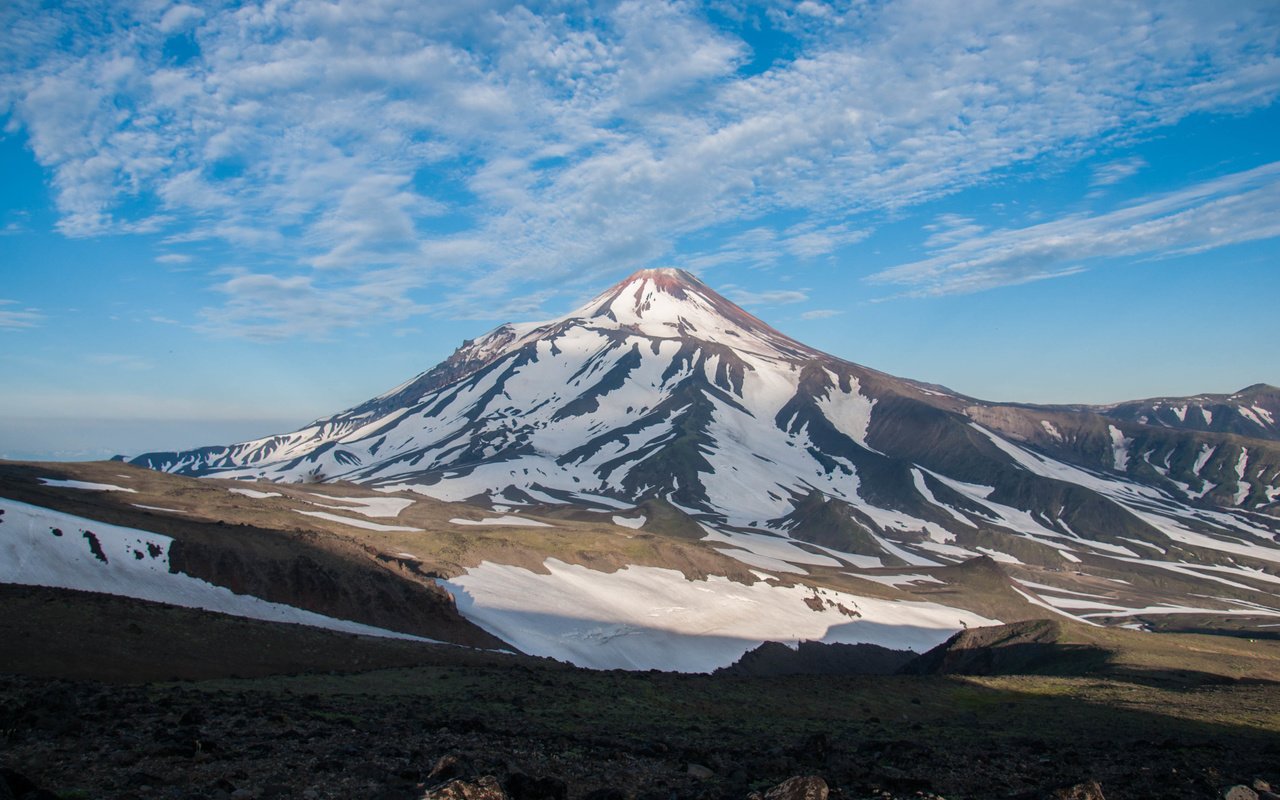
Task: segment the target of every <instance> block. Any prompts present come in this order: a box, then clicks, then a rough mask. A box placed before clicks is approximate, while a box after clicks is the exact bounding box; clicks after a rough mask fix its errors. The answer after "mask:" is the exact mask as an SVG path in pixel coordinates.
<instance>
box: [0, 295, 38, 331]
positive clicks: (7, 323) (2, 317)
mask: <svg viewBox="0 0 1280 800" xmlns="http://www.w3.org/2000/svg"><path fill="white" fill-rule="evenodd" d="M17 304H18V302H17V301H16V300H0V330H16V329H20V328H34V327H36V326H37V325H39V324H40V323H41V322H42V321H43V320H44V314H41V313H40V312H39V311H37V310H36V309H34V308H23V309H16V308H6V306H15V305H17Z"/></svg>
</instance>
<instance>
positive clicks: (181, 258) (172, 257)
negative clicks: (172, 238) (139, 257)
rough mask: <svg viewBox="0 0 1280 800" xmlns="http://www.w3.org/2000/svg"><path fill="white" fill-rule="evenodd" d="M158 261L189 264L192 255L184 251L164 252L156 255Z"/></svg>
mask: <svg viewBox="0 0 1280 800" xmlns="http://www.w3.org/2000/svg"><path fill="white" fill-rule="evenodd" d="M156 261H157V262H158V263H161V264H187V263H190V261H191V256H189V255H185V254H183V253H162V254H161V255H158V256H156Z"/></svg>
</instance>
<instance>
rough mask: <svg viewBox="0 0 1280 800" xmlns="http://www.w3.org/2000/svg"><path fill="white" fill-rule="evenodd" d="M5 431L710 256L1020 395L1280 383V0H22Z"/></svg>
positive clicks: (213, 440)
mask: <svg viewBox="0 0 1280 800" xmlns="http://www.w3.org/2000/svg"><path fill="white" fill-rule="evenodd" d="M0 31H3V33H0V176H2V177H0V375H3V380H2V381H0V457H8V458H42V459H74V458H101V457H105V456H109V455H112V454H115V453H125V454H136V453H139V452H143V451H146V450H154V449H178V448H186V447H192V446H196V445H204V444H225V443H228V442H232V441H239V440H243V439H247V438H252V437H257V436H263V435H267V434H271V433H280V432H284V431H287V430H292V429H295V428H297V427H300V426H302V425H303V424H305V423H306V422H308V421H310V420H312V419H315V418H317V417H321V416H326V415H328V414H332V413H335V412H337V411H340V410H342V409H345V408H347V407H350V406H352V405H355V404H357V403H359V402H361V401H363V400H365V399H367V398H369V397H372V396H374V395H377V394H380V393H381V392H383V391H385V390H387V389H389V388H391V387H392V386H395V385H397V384H399V383H401V382H403V381H404V380H405V379H407V378H409V377H411V376H412V375H414V374H416V373H418V372H421V371H424V370H426V369H428V368H430V367H431V366H433V365H435V364H436V363H438V362H439V361H441V360H442V359H444V358H445V357H447V356H448V355H449V354H450V353H451V352H452V351H453V349H454V348H456V347H457V346H458V345H459V344H461V342H462V341H463V340H464V339H469V338H474V337H476V336H479V335H482V334H483V333H484V332H486V331H487V330H489V329H491V328H492V327H494V326H496V325H498V324H501V323H503V322H508V321H529V320H536V319H542V318H550V317H554V316H558V315H560V314H563V313H565V312H567V311H569V310H571V309H572V308H574V307H576V306H577V305H579V304H580V303H582V302H584V301H585V300H586V299H588V298H590V297H591V296H593V295H595V294H597V293H598V292H600V291H602V290H603V289H604V288H606V287H608V286H609V285H611V284H613V283H615V282H617V281H619V280H621V279H623V278H625V277H626V276H627V275H629V274H630V273H631V272H633V271H635V270H637V269H642V268H647V267H680V268H683V269H687V270H690V271H691V272H693V273H695V274H697V275H698V276H699V277H700V278H701V279H702V280H704V281H705V282H706V283H708V284H709V285H710V286H712V287H713V288H716V289H717V290H719V291H720V292H721V293H723V294H725V295H726V296H728V297H729V298H730V299H733V300H735V301H736V302H739V303H740V304H742V305H743V306H744V307H746V308H747V309H748V310H750V311H752V312H753V313H755V314H756V315H757V316H760V317H761V318H763V319H764V320H766V321H768V322H770V323H771V324H773V325H774V326H775V327H777V328H779V329H780V330H782V331H784V332H785V333H787V334H790V335H791V336H794V337H795V338H798V339H800V340H801V341H804V342H806V343H807V344H810V345H812V346H815V347H818V348H820V349H822V350H825V351H827V352H830V353H832V354H834V355H837V356H840V357H843V358H846V359H849V360H851V361H855V362H857V363H860V364H864V365H866V366H870V367H873V368H876V369H880V370H884V371H886V372H890V373H893V374H896V375H901V376H904V377H909V378H914V379H919V380H925V381H930V382H934V383H940V384H944V385H946V386H949V387H951V388H952V389H954V390H956V391H960V392H963V393H965V394H969V395H972V396H975V397H981V398H984V399H990V400H1004V401H1020V402H1036V403H1107V402H1117V401H1120V400H1125V399H1134V398H1139V397H1152V396H1165V395H1186V394H1195V393H1200V392H1230V391H1234V390H1236V389H1239V388H1242V387H1244V386H1247V385H1249V384H1253V383H1259V382H1265V383H1272V384H1280V356H1277V344H1278V343H1280V313H1277V309H1278V308H1280V245H1278V242H1280V240H1278V238H1277V237H1280V135H1277V133H1276V132H1277V131H1280V105H1278V104H1277V102H1276V100H1277V94H1278V93H1280V5H1278V4H1276V3H1275V2H1273V1H1272V0H1260V1H1259V2H1250V1H1249V0H1233V2H1230V3H1205V2H1202V1H1201V0H1191V2H1177V0H1170V1H1169V2H1161V3H1136V2H1135V3H1116V2H1113V1H1111V0H1108V1H1107V2H1081V1H1080V0H1072V1H1071V2H1034V1H1030V0H1020V1H1019V2H994V1H991V0H969V1H968V2H963V3H956V2H943V1H942V0H934V1H932V2H917V1H916V0H903V1H902V2H898V1H896V0H884V1H877V2H856V1H855V2H837V3H823V2H817V1H816V0H802V2H798V3H797V2H790V1H788V2H776V3H750V2H736V1H734V0H724V1H723V2H721V1H719V0H712V1H711V2H704V3H681V2H650V1H649V0H626V1H625V2H610V3H576V2H555V3H546V4H540V3H528V4H512V3H504V2H472V3H465V2H459V3H421V2H417V0H338V1H337V2H319V1H318V0H316V1H309V2H292V1H291V0H269V2H261V3H258V2H243V3H219V2H204V3H200V4H198V5H185V4H181V3H171V2H167V1H163V0H139V1H138V2H118V3H104V2H74V1H68V2H60V3H57V4H51V5H48V6H46V5H43V4H41V3H37V2H29V1H28V0H6V2H5V3H3V4H0Z"/></svg>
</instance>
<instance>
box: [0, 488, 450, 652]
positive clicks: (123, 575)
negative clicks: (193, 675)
mask: <svg viewBox="0 0 1280 800" xmlns="http://www.w3.org/2000/svg"><path fill="white" fill-rule="evenodd" d="M0 508H3V509H4V510H5V512H6V513H5V514H4V516H3V517H2V518H0V519H2V520H3V522H2V523H0V582H3V583H16V584H22V585H27V586H52V587H56V588H62V589H80V590H83V591H89V592H101V593H103V594H113V595H120V596H122V597H133V598H136V599H139V600H152V601H155V602H160V603H170V604H172V605H176V606H183V607H185V608H200V609H204V610H206V611H219V612H222V613H224V614H231V615H232V616H237V617H248V618H250V619H259V620H266V621H268V622H288V623H293V624H298V625H310V626H312V627H314V628H325V629H328V630H333V631H341V632H344V633H358V634H363V635H366V636H382V637H389V638H394V639H414V640H418V641H430V640H429V639H423V638H422V637H419V636H411V635H409V634H406V633H398V632H395V631H389V630H385V629H382V628H375V627H372V626H370V625H363V624H361V623H358V622H351V621H348V620H343V619H336V618H333V617H327V616H324V615H322V614H316V613H314V612H311V611H305V610H303V609H300V608H294V607H293V606H288V605H284V604H281V603H270V602H267V601H266V600H262V599H260V598H257V597H253V596H251V595H243V594H236V593H234V592H232V591H231V590H230V589H227V588H225V587H222V586H215V585H214V584H212V583H208V582H206V581H202V580H200V579H198V578H193V577H191V576H190V575H184V574H182V573H171V572H170V571H169V548H170V546H171V545H172V544H173V539H172V538H170V537H168V536H162V535H160V534H158V533H151V532H149V531H143V530H138V529H135V528H126V527H122V526H119V525H109V524H107V523H104V522H96V521H94V520H90V519H85V518H83V517H77V516H74V515H71V514H65V513H62V512H60V511H53V510H51V509H47V508H41V507H39V506H33V505H28V504H26V503H19V502H18V501H16V500H7V499H0ZM55 531H57V533H55ZM99 554H100V555H99Z"/></svg>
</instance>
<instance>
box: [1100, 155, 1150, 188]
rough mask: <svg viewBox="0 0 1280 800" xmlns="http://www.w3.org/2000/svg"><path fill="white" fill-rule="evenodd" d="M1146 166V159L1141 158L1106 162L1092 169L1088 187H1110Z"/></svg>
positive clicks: (1132, 157) (1134, 157)
mask: <svg viewBox="0 0 1280 800" xmlns="http://www.w3.org/2000/svg"><path fill="white" fill-rule="evenodd" d="M1146 166H1147V162H1146V159H1144V158H1142V157H1141V156H1131V157H1129V158H1122V159H1119V160H1116V161H1108V162H1107V163H1105V164H1099V165H1098V166H1096V167H1094V168H1093V175H1092V177H1091V178H1090V179H1089V185H1090V186H1095V187H1096V186H1110V185H1112V184H1115V183H1119V182H1120V181H1122V180H1124V179H1126V178H1129V177H1132V176H1133V175H1136V174H1138V173H1139V172H1141V171H1142V170H1143V169H1144V168H1145V167H1146Z"/></svg>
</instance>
